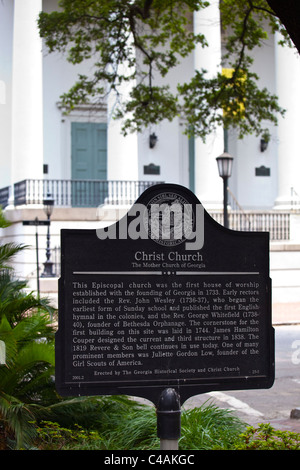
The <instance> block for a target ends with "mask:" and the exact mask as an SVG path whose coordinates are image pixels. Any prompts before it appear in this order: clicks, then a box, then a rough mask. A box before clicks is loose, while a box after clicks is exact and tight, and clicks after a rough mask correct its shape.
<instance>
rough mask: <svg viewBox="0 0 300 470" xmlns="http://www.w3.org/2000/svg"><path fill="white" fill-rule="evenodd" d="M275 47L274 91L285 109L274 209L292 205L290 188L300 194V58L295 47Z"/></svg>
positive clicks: (280, 124)
mask: <svg viewBox="0 0 300 470" xmlns="http://www.w3.org/2000/svg"><path fill="white" fill-rule="evenodd" d="M279 39H280V37H279V35H277V34H276V35H275V41H276V45H275V50H276V87H277V89H276V94H277V96H278V97H279V104H280V106H281V107H282V108H284V109H286V114H285V116H284V117H281V116H280V117H279V123H278V130H277V140H278V195H277V199H276V201H275V207H276V209H286V208H290V207H291V188H294V190H295V191H296V192H297V193H298V194H299V195H300V111H299V108H300V87H299V79H300V57H299V54H298V52H297V51H296V49H295V48H294V49H290V48H288V47H282V46H280V45H278V40H279Z"/></svg>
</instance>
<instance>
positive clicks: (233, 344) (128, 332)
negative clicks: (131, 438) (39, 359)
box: [56, 184, 274, 404]
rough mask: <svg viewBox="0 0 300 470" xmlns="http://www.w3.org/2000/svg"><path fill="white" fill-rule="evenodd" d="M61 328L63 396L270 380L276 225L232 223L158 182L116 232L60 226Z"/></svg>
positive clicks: (154, 396) (188, 391)
mask: <svg viewBox="0 0 300 470" xmlns="http://www.w3.org/2000/svg"><path fill="white" fill-rule="evenodd" d="M58 326H59V328H58V332H57V334H56V386H57V390H58V392H59V393H60V394H61V395H65V396H78V395H105V394H109V395H111V394H127V395H133V396H141V397H144V398H147V399H149V400H151V401H152V402H154V403H155V404H156V403H157V401H158V399H159V396H160V394H161V392H162V391H163V390H164V389H165V388H167V387H173V388H175V389H176V390H177V392H178V393H179V395H180V397H181V402H182V403H183V402H184V401H185V400H186V399H187V398H189V397H190V396H193V395H196V394H199V393H204V392H208V391H212V390H233V389H251V388H269V387H271V386H272V384H273V381H274V331H273V328H272V322H271V280H270V278H269V234H268V233H263V232H259V233H257V232H256V233H255V232H251V233H250V232H237V231H232V230H228V229H225V228H224V227H223V226H221V225H219V224H218V223H216V222H215V221H214V220H213V219H212V218H211V217H210V216H209V215H208V213H207V212H206V211H205V210H204V209H203V206H202V205H201V203H200V202H199V200H198V199H197V198H196V197H195V195H194V194H193V193H192V192H190V191H189V190H188V189H186V188H184V187H182V186H178V185H173V184H163V185H156V186H153V187H150V188H149V189H147V190H146V191H145V192H144V193H143V194H142V195H141V196H140V198H139V199H138V200H137V202H136V204H135V205H134V206H133V207H132V208H131V210H130V211H129V212H128V214H127V215H126V216H125V217H124V218H122V219H121V220H120V221H118V222H117V223H115V224H113V225H111V226H110V227H108V228H106V229H99V230H62V232H61V278H60V280H59V325H58Z"/></svg>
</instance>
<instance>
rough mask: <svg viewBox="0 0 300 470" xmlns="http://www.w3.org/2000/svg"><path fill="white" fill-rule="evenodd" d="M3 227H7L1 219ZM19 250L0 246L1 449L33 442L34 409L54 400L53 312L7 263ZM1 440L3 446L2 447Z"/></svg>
mask: <svg viewBox="0 0 300 470" xmlns="http://www.w3.org/2000/svg"><path fill="white" fill-rule="evenodd" d="M0 223H1V226H2V227H3V226H7V225H8V223H7V222H6V221H5V218H4V216H3V214H2V213H1V217H0ZM23 249H24V247H23V246H18V245H12V244H6V245H2V246H0V340H1V341H3V342H4V344H5V353H6V357H5V364H2V365H0V447H1V444H2V445H4V444H3V442H8V440H9V439H10V440H11V441H12V442H13V441H15V442H16V446H17V447H18V448H21V447H23V446H25V445H26V444H27V443H28V442H30V440H31V439H32V438H33V436H34V434H35V428H34V426H33V425H32V419H33V418H34V416H35V415H36V413H37V412H38V410H39V409H40V408H41V407H42V406H44V405H46V404H50V403H52V402H53V401H56V400H57V397H56V394H55V391H54V387H53V380H52V376H53V374H54V332H55V330H54V327H53V325H52V316H53V313H54V309H53V308H52V307H51V305H50V304H49V302H48V301H47V300H39V299H36V298H35V296H34V295H33V294H32V293H29V294H28V293H27V292H26V291H25V288H26V287H27V284H26V282H23V281H19V280H16V279H15V278H14V272H13V270H12V269H9V268H8V266H9V263H10V261H11V259H12V257H13V256H14V255H16V254H17V253H18V252H19V251H20V250H23ZM1 441H3V442H1Z"/></svg>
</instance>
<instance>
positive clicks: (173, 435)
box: [156, 388, 181, 450]
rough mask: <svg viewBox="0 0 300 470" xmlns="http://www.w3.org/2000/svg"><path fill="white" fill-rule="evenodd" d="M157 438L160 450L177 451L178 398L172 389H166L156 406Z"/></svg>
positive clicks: (179, 412) (179, 415)
mask: <svg viewBox="0 0 300 470" xmlns="http://www.w3.org/2000/svg"><path fill="white" fill-rule="evenodd" d="M156 413H157V436H158V437H159V438H160V449H161V450H178V440H179V438H180V430H181V411H180V397H179V395H178V394H177V393H176V391H175V390H174V388H166V389H165V390H164V391H163V392H162V394H161V395H160V398H159V402H158V406H157V412H156Z"/></svg>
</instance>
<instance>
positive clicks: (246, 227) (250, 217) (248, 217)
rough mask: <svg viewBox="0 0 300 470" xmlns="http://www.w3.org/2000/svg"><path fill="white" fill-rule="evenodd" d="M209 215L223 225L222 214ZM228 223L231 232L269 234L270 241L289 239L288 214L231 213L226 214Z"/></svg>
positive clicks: (212, 213) (277, 212) (213, 213)
mask: <svg viewBox="0 0 300 470" xmlns="http://www.w3.org/2000/svg"><path fill="white" fill-rule="evenodd" d="M210 215H211V216H212V217H213V218H214V219H215V220H216V221H217V222H218V223H219V224H223V213H222V212H211V213H210ZM228 222H229V228H230V229H231V230H240V231H249V232H270V240H271V241H283V240H289V239H290V213H289V212H279V211H268V212H259V211H255V212H252V211H251V212H250V211H243V212H241V211H232V212H229V213H228Z"/></svg>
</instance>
